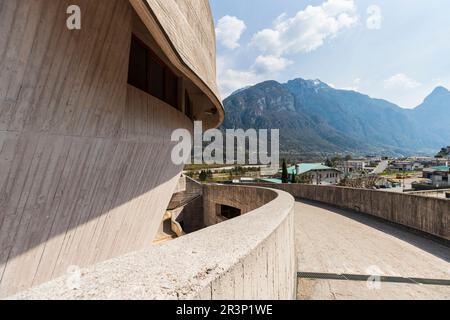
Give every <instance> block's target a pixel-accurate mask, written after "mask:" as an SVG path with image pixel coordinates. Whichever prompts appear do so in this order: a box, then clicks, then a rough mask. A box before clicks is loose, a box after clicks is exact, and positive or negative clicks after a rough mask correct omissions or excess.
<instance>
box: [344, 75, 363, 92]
mask: <svg viewBox="0 0 450 320" xmlns="http://www.w3.org/2000/svg"><path fill="white" fill-rule="evenodd" d="M361 81H362V80H361V78H356V79H354V80H353V83H352V85H350V86H346V87H342V88H341V89H342V90H349V91H359V87H360V85H361Z"/></svg>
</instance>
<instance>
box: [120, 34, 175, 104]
mask: <svg viewBox="0 0 450 320" xmlns="http://www.w3.org/2000/svg"><path fill="white" fill-rule="evenodd" d="M128 83H129V84H130V85H132V86H134V87H136V88H138V89H140V90H142V91H145V92H147V93H149V94H151V95H152V96H154V97H156V98H158V99H160V100H162V101H164V102H166V103H167V104H170V105H171V106H172V107H174V108H176V109H178V77H177V76H176V75H175V74H174V73H173V72H172V70H170V68H169V67H168V66H167V65H165V64H164V63H163V62H162V61H161V60H160V59H159V58H158V57H157V56H156V55H155V53H153V51H151V50H150V48H148V47H147V46H146V45H145V44H144V43H143V42H142V41H140V40H139V39H138V38H136V37H135V36H133V37H132V38H131V48H130V62H129V68H128Z"/></svg>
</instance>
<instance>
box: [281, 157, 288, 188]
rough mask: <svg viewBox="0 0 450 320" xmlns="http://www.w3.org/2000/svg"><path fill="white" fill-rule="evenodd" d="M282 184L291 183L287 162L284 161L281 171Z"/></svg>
mask: <svg viewBox="0 0 450 320" xmlns="http://www.w3.org/2000/svg"><path fill="white" fill-rule="evenodd" d="M281 182H282V183H288V182H289V174H288V169H287V165H286V160H284V159H283V168H282V170H281Z"/></svg>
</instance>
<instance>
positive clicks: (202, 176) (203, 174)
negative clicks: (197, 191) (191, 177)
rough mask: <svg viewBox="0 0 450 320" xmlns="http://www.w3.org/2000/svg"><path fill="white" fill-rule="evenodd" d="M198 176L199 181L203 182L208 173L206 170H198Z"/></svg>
mask: <svg viewBox="0 0 450 320" xmlns="http://www.w3.org/2000/svg"><path fill="white" fill-rule="evenodd" d="M198 178H199V180H200V181H202V182H204V181H206V179H208V173H207V172H206V171H204V170H202V171H201V172H200V175H199V176H198Z"/></svg>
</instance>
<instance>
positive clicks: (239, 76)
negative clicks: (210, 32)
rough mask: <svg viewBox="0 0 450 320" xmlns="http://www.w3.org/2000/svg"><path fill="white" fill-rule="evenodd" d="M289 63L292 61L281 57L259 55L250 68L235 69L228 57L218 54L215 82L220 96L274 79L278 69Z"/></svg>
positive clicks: (280, 69) (282, 68)
mask: <svg viewBox="0 0 450 320" xmlns="http://www.w3.org/2000/svg"><path fill="white" fill-rule="evenodd" d="M291 64H292V61H289V60H287V59H284V58H281V57H277V56H270V55H268V56H263V55H260V56H258V57H257V58H256V60H255V63H254V64H253V65H252V66H251V67H250V68H248V69H246V70H237V69H236V68H234V67H233V63H232V60H230V58H229V57H225V56H220V57H218V58H217V82H218V83H219V89H220V93H221V95H222V98H225V97H227V96H228V95H230V94H231V93H232V92H234V91H236V90H238V89H241V88H244V87H247V86H249V85H255V84H257V83H259V82H262V81H264V80H267V79H269V78H272V79H274V78H276V76H277V75H278V74H279V72H280V71H282V70H284V69H285V68H286V67H288V66H289V65H291Z"/></svg>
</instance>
